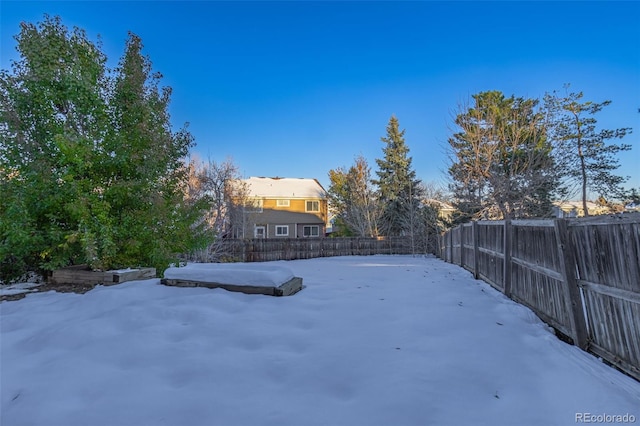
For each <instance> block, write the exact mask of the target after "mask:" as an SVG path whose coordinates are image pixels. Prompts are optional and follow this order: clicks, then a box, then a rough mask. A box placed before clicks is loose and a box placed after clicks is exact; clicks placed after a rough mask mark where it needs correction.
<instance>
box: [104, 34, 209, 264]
mask: <svg viewBox="0 0 640 426" xmlns="http://www.w3.org/2000/svg"><path fill="white" fill-rule="evenodd" d="M142 48H143V45H142V41H141V39H140V38H139V37H138V36H136V35H135V34H132V33H130V34H129V38H128V40H127V43H126V48H125V54H124V56H123V58H122V59H121V61H120V65H119V67H118V69H117V72H116V76H115V82H114V89H113V92H112V96H111V98H110V114H111V123H112V125H111V127H110V130H109V132H108V133H107V135H106V137H105V151H106V152H107V153H108V155H107V156H106V162H105V170H106V172H107V173H106V174H107V176H106V177H107V180H108V182H109V185H108V186H107V187H106V188H105V192H104V197H105V199H106V200H107V201H108V203H109V205H110V206H111V207H112V209H113V210H112V211H113V215H112V216H113V219H114V220H115V222H116V223H117V224H118V226H117V227H116V228H115V229H116V238H117V241H118V242H119V250H118V253H117V256H116V257H115V258H114V263H115V264H118V265H119V264H126V263H131V262H135V263H136V264H149V265H153V266H156V267H157V268H159V269H162V270H163V269H165V268H166V267H167V266H168V264H169V262H170V261H172V260H174V258H175V256H176V255H177V254H179V253H186V252H188V251H190V250H191V249H192V248H193V247H194V246H195V245H198V244H199V243H202V242H203V241H199V239H197V238H196V237H202V238H207V235H206V233H200V232H194V229H193V224H194V223H197V222H198V219H199V208H194V206H193V205H190V204H188V203H184V202H183V201H184V192H183V188H184V185H185V182H186V181H187V179H188V171H187V168H185V167H184V158H185V157H186V156H187V154H188V152H189V149H190V148H191V147H192V146H193V137H192V135H191V134H190V133H189V132H188V130H187V128H186V126H185V127H183V128H182V129H180V130H178V131H177V132H172V130H171V124H170V117H169V113H168V106H169V102H170V96H171V89H170V88H167V87H163V88H160V85H159V84H160V80H161V78H162V75H161V74H159V73H153V72H152V67H151V61H150V60H149V58H148V57H146V56H144V55H143V54H142ZM202 202H203V203H204V202H205V200H203V201H202ZM197 206H198V207H200V206H201V204H200V203H197Z"/></svg>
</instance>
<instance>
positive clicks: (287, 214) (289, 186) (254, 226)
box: [244, 177, 328, 238]
mask: <svg viewBox="0 0 640 426" xmlns="http://www.w3.org/2000/svg"><path fill="white" fill-rule="evenodd" d="M244 182H245V183H246V184H247V185H248V188H247V189H248V192H249V196H248V198H249V203H250V204H251V205H252V206H253V207H252V208H251V209H249V210H248V211H247V212H246V214H245V229H244V231H245V233H244V235H245V237H246V238H252V237H253V238H318V237H324V235H325V231H326V227H327V222H328V196H327V191H325V189H324V188H323V187H322V185H320V183H319V182H318V181H317V180H316V179H296V178H279V177H274V178H265V177H251V178H249V179H245V180H244Z"/></svg>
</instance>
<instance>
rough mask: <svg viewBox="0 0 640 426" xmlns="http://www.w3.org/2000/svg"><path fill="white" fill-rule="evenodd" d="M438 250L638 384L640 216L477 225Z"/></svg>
mask: <svg viewBox="0 0 640 426" xmlns="http://www.w3.org/2000/svg"><path fill="white" fill-rule="evenodd" d="M437 252H438V256H439V257H441V258H442V259H444V260H445V261H447V262H450V263H454V264H457V265H460V266H462V267H463V268H465V269H467V270H469V271H470V272H472V273H473V275H474V277H475V278H476V279H478V278H480V279H482V280H484V281H486V282H488V283H489V284H490V285H491V286H493V287H494V288H496V289H498V290H499V291H501V292H503V293H504V294H505V295H507V296H508V297H510V298H511V299H513V300H515V301H517V302H519V303H522V304H523V305H526V306H528V307H529V308H531V309H532V310H533V311H534V312H535V313H536V314H537V315H538V316H539V317H540V318H541V319H542V320H544V321H545V322H547V323H548V324H550V325H551V326H553V327H554V328H555V329H556V330H558V331H560V332H561V333H562V334H564V335H566V336H568V337H569V338H571V339H572V341H573V342H574V344H576V345H577V346H579V347H580V348H582V349H584V350H587V351H590V352H592V353H594V354H597V355H598V356H601V357H602V358H603V359H605V360H606V361H608V362H610V363H611V364H613V365H616V366H617V367H618V368H620V369H621V370H623V371H625V372H627V373H628V374H630V375H631V376H633V377H635V378H636V379H638V380H640V213H638V214H636V213H632V214H624V215H617V216H606V217H603V216H598V217H591V218H580V219H556V220H513V221H509V220H507V221H479V222H472V223H467V224H464V225H460V226H458V227H456V228H454V229H452V230H450V231H448V232H447V233H445V234H443V235H442V236H441V237H440V241H439V244H438V250H437Z"/></svg>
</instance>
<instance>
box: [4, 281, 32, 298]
mask: <svg viewBox="0 0 640 426" xmlns="http://www.w3.org/2000/svg"><path fill="white" fill-rule="evenodd" d="M39 285H40V283H18V284H10V285H6V286H1V287H0V296H9V295H12V294H20V293H29V292H31V291H36V289H35V287H38V286H39Z"/></svg>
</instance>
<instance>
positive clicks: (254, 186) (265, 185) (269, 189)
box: [245, 177, 327, 198]
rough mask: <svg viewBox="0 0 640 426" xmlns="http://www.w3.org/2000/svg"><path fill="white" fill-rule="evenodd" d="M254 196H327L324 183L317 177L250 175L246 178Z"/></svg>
mask: <svg viewBox="0 0 640 426" xmlns="http://www.w3.org/2000/svg"><path fill="white" fill-rule="evenodd" d="M245 182H246V183H248V184H249V192H250V193H251V196H254V197H283V198H325V197H326V196H327V194H326V192H325V190H324V188H322V185H320V183H319V182H318V181H317V180H315V179H306V178H267V177H250V178H249V179H246V180H245Z"/></svg>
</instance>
